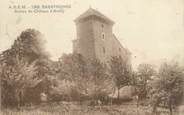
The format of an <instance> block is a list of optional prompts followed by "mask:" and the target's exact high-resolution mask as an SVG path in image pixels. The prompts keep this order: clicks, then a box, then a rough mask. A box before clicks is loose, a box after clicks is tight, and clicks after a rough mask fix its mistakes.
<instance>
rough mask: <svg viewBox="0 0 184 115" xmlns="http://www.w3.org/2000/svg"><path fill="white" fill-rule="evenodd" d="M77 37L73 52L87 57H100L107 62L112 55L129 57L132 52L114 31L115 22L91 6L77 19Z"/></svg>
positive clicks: (74, 41)
mask: <svg viewBox="0 0 184 115" xmlns="http://www.w3.org/2000/svg"><path fill="white" fill-rule="evenodd" d="M75 24H76V28H77V39H75V40H73V52H74V53H80V54H81V55H83V56H84V57H85V58H87V59H95V58H97V59H99V60H100V61H102V62H107V61H108V60H110V58H111V57H112V56H122V58H124V59H129V57H130V53H129V51H128V50H127V49H125V48H124V47H123V46H122V45H121V44H120V42H119V41H118V39H117V38H116V36H115V35H114V34H113V32H112V27H113V25H114V22H113V21H112V20H111V19H109V18H107V17H106V16H104V15H103V14H101V13H100V12H98V11H97V10H95V9H92V8H89V9H88V10H87V11H86V12H84V13H83V14H82V15H80V16H79V17H78V18H76V19H75Z"/></svg>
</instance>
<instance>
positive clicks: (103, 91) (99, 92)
mask: <svg viewBox="0 0 184 115" xmlns="http://www.w3.org/2000/svg"><path fill="white" fill-rule="evenodd" d="M88 72H89V76H88V77H89V78H90V84H91V85H90V86H88V89H89V90H90V89H91V93H92V94H91V95H92V96H93V98H94V99H95V100H101V101H103V102H104V101H105V97H107V96H108V95H109V94H111V93H112V91H113V89H114V83H113V79H112V77H111V76H110V75H109V73H108V68H107V65H106V64H104V63H102V62H100V60H98V59H95V60H92V61H91V63H90V65H89V70H88ZM89 92H90V91H89Z"/></svg>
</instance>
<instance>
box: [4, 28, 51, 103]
mask: <svg viewBox="0 0 184 115" xmlns="http://www.w3.org/2000/svg"><path fill="white" fill-rule="evenodd" d="M42 38H43V35H42V34H41V33H40V32H39V31H37V30H34V29H27V30H25V31H23V32H22V33H21V34H20V36H18V37H17V39H16V40H15V41H14V43H13V45H12V46H11V48H10V49H7V50H5V51H3V52H2V54H0V63H1V64H2V65H3V67H2V68H1V69H2V71H1V73H0V74H1V75H0V77H1V80H2V81H5V82H4V83H2V84H1V85H3V89H7V92H8V89H12V90H11V91H9V92H8V93H7V94H8V95H9V96H10V97H11V93H13V95H14V94H17V92H18V93H20V92H21V91H20V90H24V89H26V88H25V87H27V85H25V84H29V82H30V84H32V83H37V82H31V80H29V79H28V78H30V79H32V77H30V76H34V78H35V79H44V77H45V76H46V75H47V74H48V70H49V66H48V61H49V59H48V53H47V52H46V51H45V49H44V40H43V39H42ZM35 68H36V69H35ZM26 72H27V73H28V74H26ZM29 72H31V73H29ZM33 73H34V75H33ZM29 74H30V75H29ZM35 74H36V75H35ZM9 78H12V79H16V80H17V81H16V80H15V81H13V80H11V79H9ZM25 79H27V81H28V82H27V83H26V80H25ZM9 82H12V83H14V85H15V86H16V87H13V85H11V84H9ZM5 84H6V85H5ZM10 87H12V88H10ZM4 91H5V92H6V90H1V94H3V95H1V96H4V97H5V98H8V95H6V94H5V93H4ZM18 97H19V96H18ZM7 100H10V99H7Z"/></svg>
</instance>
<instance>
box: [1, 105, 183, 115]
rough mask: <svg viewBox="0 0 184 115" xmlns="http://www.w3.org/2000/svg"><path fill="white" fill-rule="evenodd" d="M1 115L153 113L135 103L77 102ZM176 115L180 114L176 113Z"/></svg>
mask: <svg viewBox="0 0 184 115" xmlns="http://www.w3.org/2000/svg"><path fill="white" fill-rule="evenodd" d="M1 115H152V112H151V108H150V107H148V106H139V107H137V106H136V105H135V104H123V105H108V106H100V105H99V106H86V105H77V104H73V103H72V104H70V103H68V104H62V103H60V104H58V103H57V104H56V103H54V104H50V105H48V104H47V105H46V104H42V105H39V106H32V107H22V108H21V109H20V110H17V109H14V110H12V109H11V110H10V109H5V110H2V111H1ZM157 115H169V111H168V110H167V109H163V108H162V109H161V108H159V109H158V113H157ZM174 115H180V114H179V113H176V112H175V113H174Z"/></svg>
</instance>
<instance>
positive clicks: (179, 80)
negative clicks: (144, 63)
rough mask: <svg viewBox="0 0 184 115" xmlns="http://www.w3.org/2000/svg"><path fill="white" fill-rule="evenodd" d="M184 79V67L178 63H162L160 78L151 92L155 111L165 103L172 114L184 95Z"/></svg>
mask: <svg viewBox="0 0 184 115" xmlns="http://www.w3.org/2000/svg"><path fill="white" fill-rule="evenodd" d="M183 80H184V73H183V69H182V68H181V67H179V65H178V64H177V63H172V64H168V63H164V64H162V65H161V67H160V69H159V78H158V79H157V80H156V81H155V82H154V84H153V88H152V92H151V93H152V105H153V112H156V108H157V107H158V106H161V105H162V106H164V105H165V106H166V107H168V108H169V111H170V115H172V113H173V108H174V107H175V106H176V105H178V104H180V103H179V102H181V99H182V96H183V86H184V84H183V83H184V82H183Z"/></svg>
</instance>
